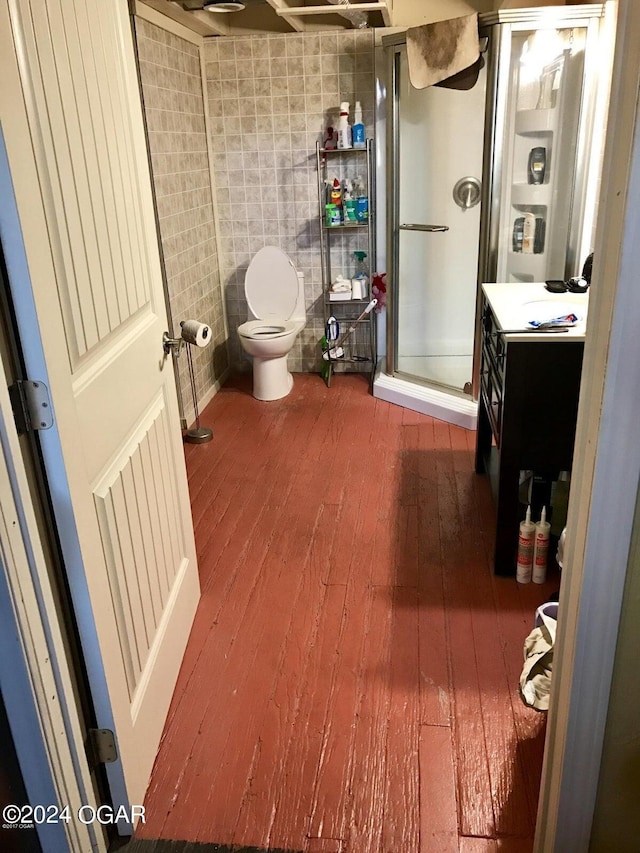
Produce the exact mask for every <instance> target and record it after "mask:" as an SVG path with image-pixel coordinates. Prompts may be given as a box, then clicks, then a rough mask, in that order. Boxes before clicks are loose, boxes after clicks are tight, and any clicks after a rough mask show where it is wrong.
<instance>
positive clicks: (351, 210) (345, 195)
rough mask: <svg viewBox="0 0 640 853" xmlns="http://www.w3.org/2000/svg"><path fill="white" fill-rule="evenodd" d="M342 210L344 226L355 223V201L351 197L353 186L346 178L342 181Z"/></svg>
mask: <svg viewBox="0 0 640 853" xmlns="http://www.w3.org/2000/svg"><path fill="white" fill-rule="evenodd" d="M342 209H343V212H344V224H345V225H347V224H348V223H355V222H356V219H357V217H356V201H355V199H354V197H353V185H352V183H351V181H350V180H349V179H348V178H345V180H344V181H343V190H342Z"/></svg>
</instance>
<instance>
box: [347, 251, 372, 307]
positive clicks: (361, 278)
mask: <svg viewBox="0 0 640 853" xmlns="http://www.w3.org/2000/svg"><path fill="white" fill-rule="evenodd" d="M353 254H354V256H355V259H356V269H355V274H354V276H353V278H352V279H351V292H352V294H353V298H354V299H368V298H369V278H368V276H367V267H366V264H365V258H366V257H367V253H366V252H354V253H353ZM356 294H357V296H356Z"/></svg>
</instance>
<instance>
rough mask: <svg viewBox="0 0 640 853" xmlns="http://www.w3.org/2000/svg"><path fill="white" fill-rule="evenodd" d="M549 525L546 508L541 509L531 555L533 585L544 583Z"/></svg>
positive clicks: (547, 555)
mask: <svg viewBox="0 0 640 853" xmlns="http://www.w3.org/2000/svg"><path fill="white" fill-rule="evenodd" d="M550 530H551V525H550V524H549V522H548V521H547V508H546V506H543V507H542V512H541V513H540V521H539V522H538V523H537V524H536V540H535V548H534V554H533V573H532V575H531V580H532V581H533V582H534V583H544V582H545V580H546V577H547V559H548V557H549V531H550Z"/></svg>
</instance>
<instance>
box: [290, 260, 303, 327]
mask: <svg viewBox="0 0 640 853" xmlns="http://www.w3.org/2000/svg"><path fill="white" fill-rule="evenodd" d="M296 275H297V276H298V298H297V299H296V307H295V308H294V309H293V314H292V315H291V319H292V320H305V319H306V317H307V308H306V305H305V301H304V273H303V272H300V270H296Z"/></svg>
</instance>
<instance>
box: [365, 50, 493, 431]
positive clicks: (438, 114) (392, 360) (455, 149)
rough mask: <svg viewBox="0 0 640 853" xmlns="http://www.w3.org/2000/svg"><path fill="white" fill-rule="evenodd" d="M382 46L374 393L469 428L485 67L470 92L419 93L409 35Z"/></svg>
mask: <svg viewBox="0 0 640 853" xmlns="http://www.w3.org/2000/svg"><path fill="white" fill-rule="evenodd" d="M383 46H384V53H385V54H386V63H387V68H386V101H387V113H386V118H387V127H386V157H387V162H386V174H387V182H386V192H387V203H386V214H387V217H386V218H387V235H386V236H387V239H386V245H387V270H388V277H389V285H390V286H389V293H388V305H389V312H388V317H387V343H386V365H385V370H384V371H383V372H381V373H379V374H378V375H377V377H376V380H375V383H374V395H375V396H377V397H380V398H382V399H386V400H389V401H391V402H395V403H399V404H401V405H404V406H406V407H408V408H413V409H416V410H418V411H421V412H424V413H425V414H431V415H434V416H435V417H438V418H441V419H443V420H447V421H450V422H453V423H458V424H460V425H462V426H466V427H469V428H473V427H474V426H475V419H476V403H475V402H474V401H473V399H472V396H471V387H472V376H473V343H474V326H475V305H476V285H477V272H478V247H479V235H480V204H479V203H478V202H479V200H480V190H481V184H480V180H481V177H482V156H483V139H484V111H485V110H484V106H485V70H484V69H481V71H480V74H479V77H478V80H477V82H476V84H475V85H474V86H473V88H471V89H468V90H466V91H464V90H454V89H445V88H441V87H438V86H431V87H429V88H426V89H416V88H414V87H413V86H412V85H411V83H410V81H409V70H408V64H407V49H406V43H405V34H404V33H399V34H396V35H390V36H388V37H385V38H384V39H383Z"/></svg>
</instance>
